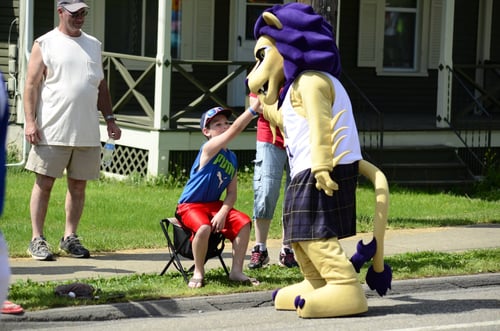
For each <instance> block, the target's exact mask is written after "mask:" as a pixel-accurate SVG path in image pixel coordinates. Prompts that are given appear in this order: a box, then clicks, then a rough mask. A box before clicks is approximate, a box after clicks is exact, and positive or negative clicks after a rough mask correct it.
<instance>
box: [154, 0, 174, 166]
mask: <svg viewBox="0 0 500 331" xmlns="http://www.w3.org/2000/svg"><path fill="white" fill-rule="evenodd" d="M171 11H172V0H158V33H157V34H158V36H157V38H158V40H157V44H158V45H157V50H156V80H155V99H154V123H153V126H154V130H153V131H151V134H150V138H151V142H152V144H151V147H150V149H149V161H148V175H152V176H157V175H159V174H166V173H167V172H168V163H169V149H168V146H167V145H168V141H166V139H162V135H164V132H163V129H165V128H167V127H168V117H169V115H170V80H171V70H170V62H171V60H172V59H171V54H170V52H171V51H170V46H171V45H170V25H171V21H172V14H171ZM167 61H168V63H169V64H168V65H167V64H166V62H167Z"/></svg>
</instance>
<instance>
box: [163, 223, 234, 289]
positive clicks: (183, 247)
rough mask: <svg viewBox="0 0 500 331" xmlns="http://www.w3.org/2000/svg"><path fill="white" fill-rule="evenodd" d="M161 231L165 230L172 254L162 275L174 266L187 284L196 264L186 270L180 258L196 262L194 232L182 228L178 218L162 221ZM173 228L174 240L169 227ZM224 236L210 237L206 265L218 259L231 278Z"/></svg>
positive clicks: (214, 235) (218, 234) (219, 234)
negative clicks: (225, 257) (224, 256)
mask: <svg viewBox="0 0 500 331" xmlns="http://www.w3.org/2000/svg"><path fill="white" fill-rule="evenodd" d="M160 226H161V229H162V230H163V234H164V235H165V238H166V239H167V247H168V250H169V253H170V260H169V261H168V263H167V265H165V268H163V270H162V272H161V273H160V275H163V274H164V273H165V272H166V271H167V269H168V268H169V267H170V265H173V266H174V267H175V268H176V269H177V270H178V271H179V272H180V273H181V274H182V276H183V277H184V280H185V281H186V283H188V282H189V277H188V273H190V272H193V270H194V264H193V265H192V266H191V268H189V269H188V270H186V269H184V267H183V266H182V263H181V259H180V256H182V257H184V258H186V259H189V260H194V257H193V250H192V246H191V240H190V238H191V234H192V232H191V231H190V230H189V229H186V228H185V227H183V226H182V222H181V221H180V220H178V219H177V218H176V217H170V218H166V219H162V220H161V221H160ZM170 226H172V233H171V234H172V238H173V240H172V239H171V238H170V234H169V232H168V230H169V227H170ZM224 240H225V238H224V236H223V235H222V234H221V233H212V234H211V235H210V239H209V241H208V250H207V256H206V257H205V263H206V262H207V261H208V260H209V259H211V258H214V257H218V258H219V260H220V263H221V264H222V267H223V268H224V271H225V272H226V274H227V275H228V276H229V270H228V269H227V267H226V264H225V263H224V260H223V259H222V252H223V251H224V246H225V244H224Z"/></svg>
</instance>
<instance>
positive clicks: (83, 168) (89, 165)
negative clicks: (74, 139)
mask: <svg viewBox="0 0 500 331" xmlns="http://www.w3.org/2000/svg"><path fill="white" fill-rule="evenodd" d="M100 160H101V148H100V147H74V146H53V145H33V146H31V150H30V153H29V155H28V161H27V162H26V167H25V168H26V169H27V170H31V171H33V172H36V173H38V174H41V175H45V176H49V177H54V178H60V177H62V176H63V174H64V169H66V173H67V175H68V177H70V178H73V179H79V180H91V179H98V178H99V175H100Z"/></svg>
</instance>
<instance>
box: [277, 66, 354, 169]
mask: <svg viewBox="0 0 500 331" xmlns="http://www.w3.org/2000/svg"><path fill="white" fill-rule="evenodd" d="M322 73H323V74H325V75H327V76H328V77H329V78H330V79H331V81H332V83H333V86H334V90H335V101H334V103H333V107H332V116H335V114H337V113H338V112H340V111H342V110H344V109H346V110H347V111H346V112H345V113H344V114H343V115H341V116H340V118H339V120H338V122H337V125H336V126H335V128H334V129H335V130H336V129H338V128H340V127H343V126H345V127H347V129H345V130H343V131H341V132H340V134H339V135H338V136H337V139H338V138H339V137H341V136H343V135H345V136H346V137H345V138H344V139H343V140H342V142H341V143H340V144H339V146H338V148H337V150H336V151H335V155H334V156H337V155H338V154H340V153H342V152H343V151H346V150H349V151H350V153H348V154H347V155H345V156H344V157H343V158H342V159H341V160H340V162H339V164H351V163H353V162H355V161H359V160H361V159H362V156H361V148H360V144H359V138H358V130H357V128H356V122H355V121H354V116H353V113H352V105H351V100H350V99H349V96H348V95H347V92H346V90H345V89H344V86H342V84H341V83H340V81H339V80H338V79H337V78H335V77H333V76H332V75H330V74H328V73H326V72H322ZM291 90H292V87H290V88H289V89H288V91H287V94H286V97H285V99H284V100H283V105H282V106H281V108H280V110H281V111H282V112H283V127H284V131H285V133H284V134H285V142H286V145H287V153H288V158H289V160H290V176H291V177H292V178H293V177H294V176H295V175H297V174H298V173H300V172H301V171H303V170H306V169H311V168H312V164H311V160H312V158H311V145H310V144H311V141H310V128H309V123H308V121H307V119H306V118H304V117H302V116H300V115H299V114H297V113H296V112H295V111H294V109H293V106H292V104H291V101H290V93H291ZM311 111H314V110H308V112H311ZM326 125H328V123H325V126H326ZM332 133H333V131H332Z"/></svg>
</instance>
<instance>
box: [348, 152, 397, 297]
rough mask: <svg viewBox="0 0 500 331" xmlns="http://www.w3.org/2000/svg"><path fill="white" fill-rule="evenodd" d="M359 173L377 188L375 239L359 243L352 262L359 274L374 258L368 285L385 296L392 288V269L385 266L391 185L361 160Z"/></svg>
mask: <svg viewBox="0 0 500 331" xmlns="http://www.w3.org/2000/svg"><path fill="white" fill-rule="evenodd" d="M359 173H360V174H361V175H363V176H365V177H366V178H368V179H369V180H370V181H371V182H372V184H373V186H374V188H375V199H376V206H375V219H374V229H373V237H374V238H373V240H372V241H371V242H370V243H369V244H367V245H365V244H363V241H361V240H360V241H359V242H358V245H357V251H356V253H355V254H354V255H353V256H352V257H351V262H352V264H353V265H354V268H355V269H356V271H357V272H358V273H359V271H360V269H361V267H362V266H363V264H364V263H365V262H368V261H370V260H371V259H372V258H373V265H372V266H370V268H369V269H368V272H367V274H366V283H367V284H368V286H369V287H370V289H372V290H376V291H377V293H378V294H379V295H380V296H383V295H385V294H386V293H387V290H388V289H390V288H391V281H392V270H391V267H390V266H389V265H387V264H384V234H385V227H386V225H387V213H388V210H389V185H388V184H387V179H386V177H385V175H384V174H383V173H382V171H380V169H378V168H377V167H375V166H374V165H373V164H371V163H370V162H367V161H365V160H361V161H360V162H359Z"/></svg>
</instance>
